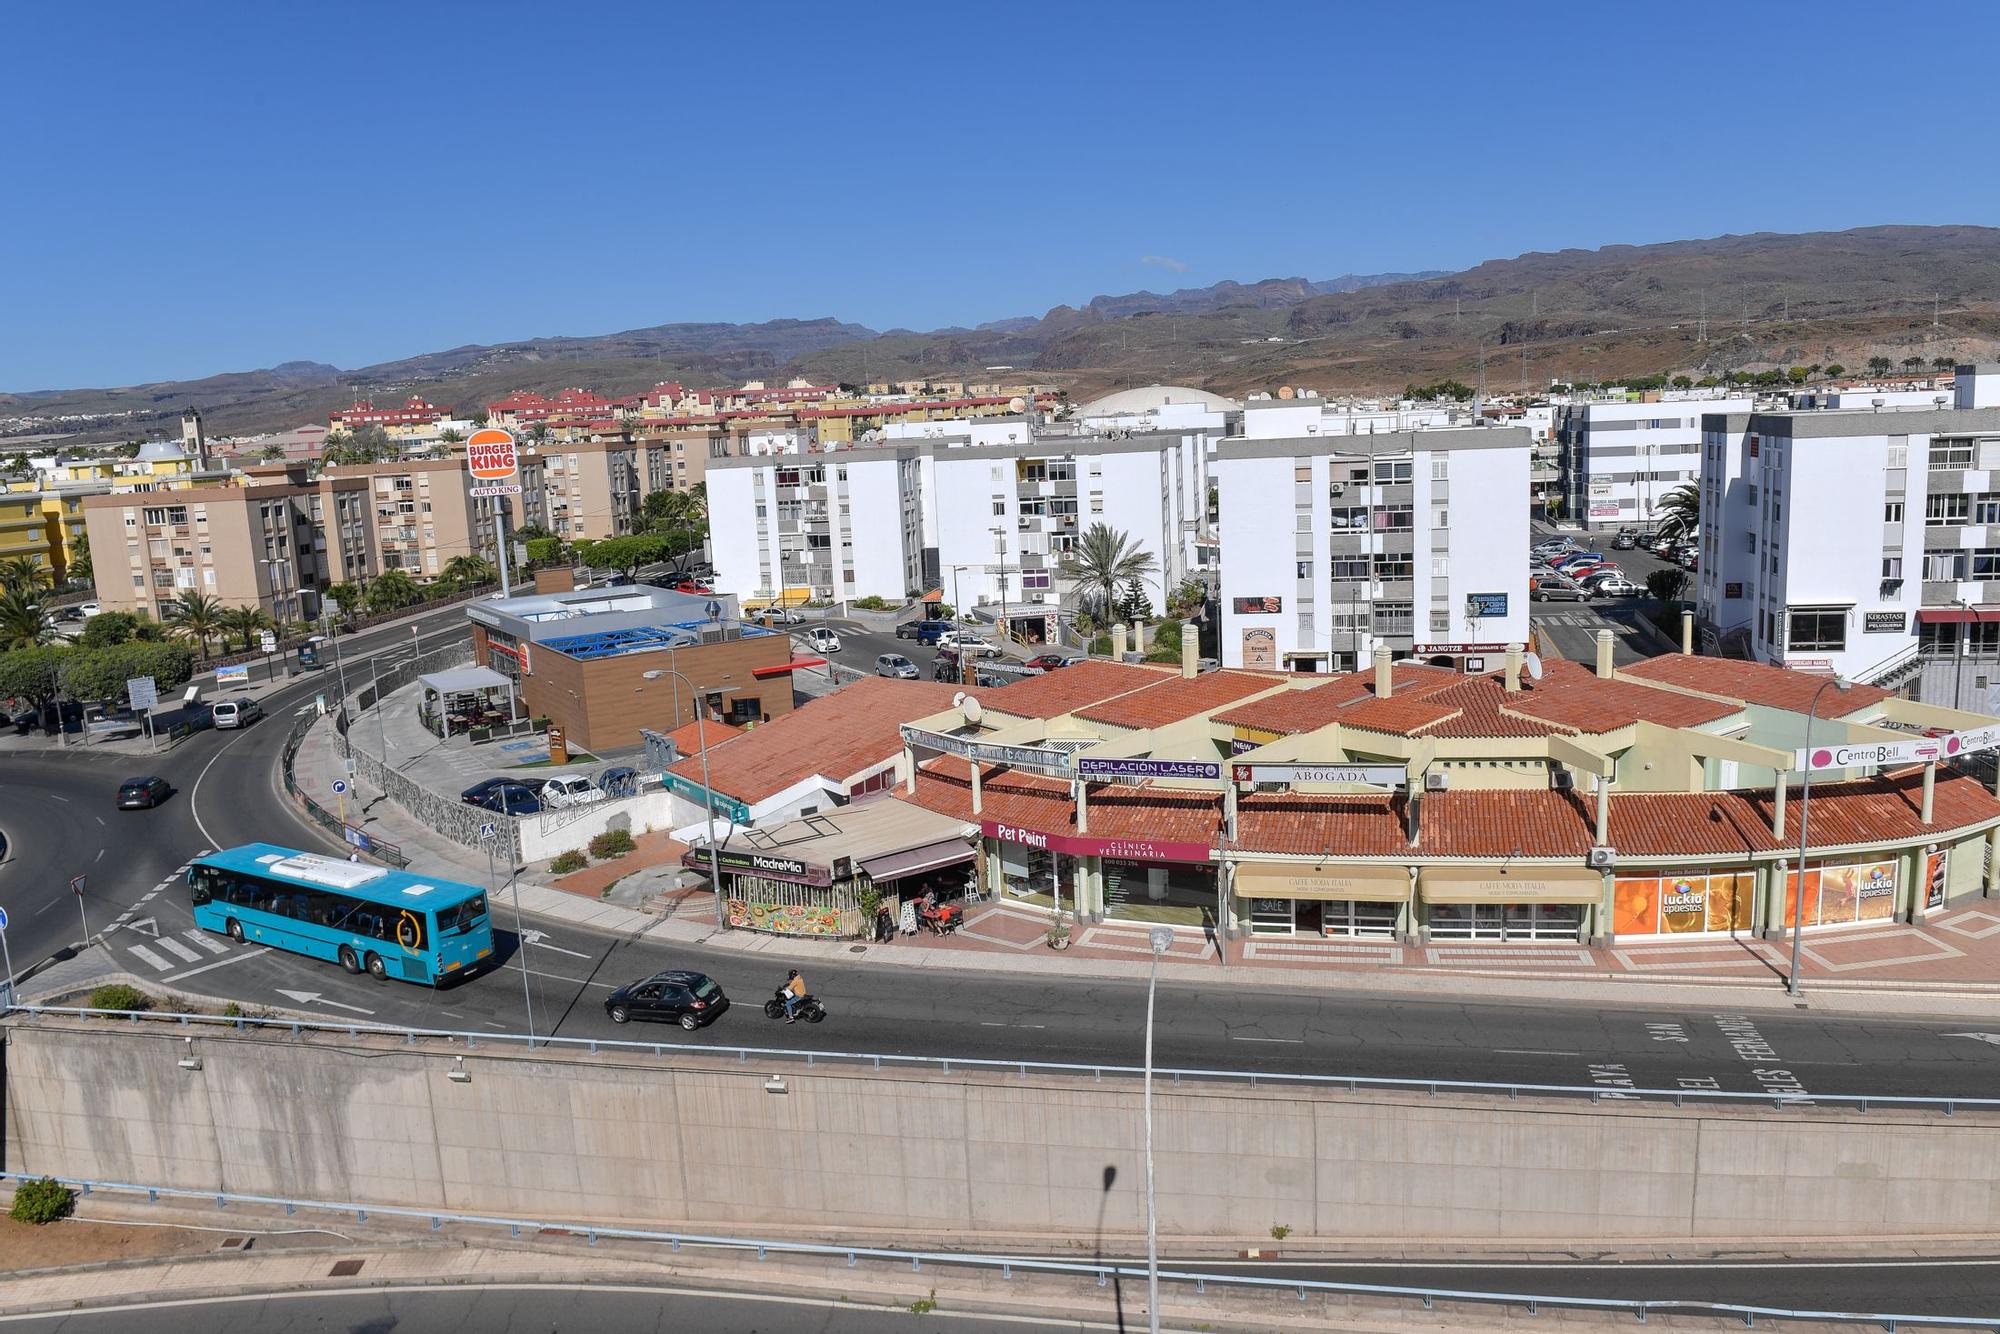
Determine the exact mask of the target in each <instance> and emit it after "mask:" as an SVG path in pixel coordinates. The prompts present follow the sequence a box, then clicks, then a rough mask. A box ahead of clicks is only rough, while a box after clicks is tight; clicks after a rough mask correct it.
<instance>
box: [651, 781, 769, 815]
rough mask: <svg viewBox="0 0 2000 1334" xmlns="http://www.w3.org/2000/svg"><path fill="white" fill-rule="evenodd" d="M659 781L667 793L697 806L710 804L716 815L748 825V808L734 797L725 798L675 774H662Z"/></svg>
mask: <svg viewBox="0 0 2000 1334" xmlns="http://www.w3.org/2000/svg"><path fill="white" fill-rule="evenodd" d="M660 781H661V782H662V783H664V784H665V785H666V788H667V791H669V792H672V793H673V794H674V795H675V796H679V797H686V798H687V799H688V800H689V801H691V802H693V803H694V804H695V805H697V806H700V805H702V804H704V803H708V804H711V805H713V806H714V807H715V813H716V814H717V815H720V816H723V817H725V818H726V819H729V820H732V821H734V822H735V823H737V824H749V823H750V808H749V807H748V806H746V805H744V804H743V803H742V802H740V801H738V800H736V799H735V798H734V797H725V796H723V795H722V794H721V793H720V792H710V791H709V790H708V789H707V788H705V787H703V786H702V785H701V784H700V783H697V782H695V781H694V780H693V779H691V778H683V777H681V775H679V774H677V773H671V772H668V773H663V774H661V775H660Z"/></svg>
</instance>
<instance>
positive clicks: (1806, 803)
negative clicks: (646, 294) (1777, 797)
mask: <svg viewBox="0 0 2000 1334" xmlns="http://www.w3.org/2000/svg"><path fill="white" fill-rule="evenodd" d="M1852 684H1853V682H1851V681H1849V680H1848V679H1847V678H1846V677H1844V676H1836V677H1834V678H1832V679H1831V680H1828V681H1822V682H1820V683H1819V689H1817V690H1815V691H1813V697H1812V707H1811V708H1809V709H1807V710H1806V777H1805V789H1804V791H1802V792H1801V793H1800V794H1799V882H1798V883H1799V892H1798V898H1797V901H1796V903H1795V904H1794V905H1793V908H1792V971H1791V973H1790V975H1789V976H1787V977H1786V978H1785V994H1786V995H1787V996H1790V997H1792V998H1793V999H1794V1000H1796V999H1798V995H1799V939H1800V936H1801V935H1802V934H1803V933H1804V931H1805V926H1806V822H1807V821H1808V820H1809V819H1811V817H1812V776H1813V754H1812V729H1813V722H1814V720H1816V719H1817V718H1818V717H1819V697H1820V696H1821V695H1824V694H1825V693H1826V691H1827V687H1828V686H1831V687H1833V688H1834V689H1835V690H1845V689H1847V688H1848V686H1850V685H1852Z"/></svg>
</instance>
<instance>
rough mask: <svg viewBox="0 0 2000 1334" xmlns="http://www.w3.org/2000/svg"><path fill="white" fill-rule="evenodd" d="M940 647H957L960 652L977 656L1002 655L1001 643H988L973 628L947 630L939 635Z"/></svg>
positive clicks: (995, 656) (991, 656)
mask: <svg viewBox="0 0 2000 1334" xmlns="http://www.w3.org/2000/svg"><path fill="white" fill-rule="evenodd" d="M938 647H939V648H951V649H957V650H958V651H959V652H961V653H969V654H971V655H972V656H973V657H975V658H997V657H999V656H1000V647H999V645H997V644H989V643H987V642H986V641H985V640H984V639H981V638H980V637H979V636H978V635H977V634H975V633H974V632H972V631H971V630H947V631H946V632H945V633H944V634H942V635H939V636H938Z"/></svg>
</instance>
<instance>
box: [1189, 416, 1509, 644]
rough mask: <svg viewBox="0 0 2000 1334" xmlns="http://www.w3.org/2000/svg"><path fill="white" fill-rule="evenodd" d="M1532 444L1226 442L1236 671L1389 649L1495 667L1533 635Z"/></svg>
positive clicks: (1226, 637) (1364, 439) (1332, 438)
mask: <svg viewBox="0 0 2000 1334" xmlns="http://www.w3.org/2000/svg"><path fill="white" fill-rule="evenodd" d="M1256 409H1257V404H1256V401H1254V400H1253V401H1252V402H1251V403H1250V404H1249V405H1248V406H1247V407H1246V408H1245V411H1244V418H1245V422H1246V425H1247V424H1248V423H1249V422H1250V421H1252V420H1253V419H1255V418H1257V417H1259V416H1260V415H1261V414H1260V413H1259V412H1258V411H1257V410H1256ZM1530 443H1531V441H1530V433H1529V432H1528V430H1527V429H1525V428H1523V427H1518V426H1510V427H1496V426H1463V427H1455V428H1453V427H1446V428H1438V429H1432V430H1406V431H1379V432H1376V433H1374V434H1369V433H1367V432H1365V431H1364V432H1361V433H1358V434H1345V433H1342V434H1314V435H1306V434H1300V435H1296V436H1292V437H1289V438H1271V437H1267V436H1258V437H1255V438H1247V439H1240V440H1229V441H1225V442H1224V443H1223V445H1222V447H1221V448H1220V450H1219V451H1218V453H1217V457H1216V460H1215V463H1214V465H1213V466H1214V472H1215V476H1216V479H1217V483H1218V486H1219V488H1220V491H1221V497H1220V499H1221V527H1222V533H1221V536H1222V549H1223V551H1224V553H1225V555H1224V558H1223V562H1222V635H1221V650H1222V664H1223V666H1225V667H1253V668H1273V669H1279V670H1294V671H1345V670H1353V669H1355V668H1356V667H1357V666H1361V665H1365V664H1366V663H1367V662H1368V660H1369V658H1370V655H1371V654H1372V653H1373V652H1374V649H1375V646H1376V645H1377V644H1386V645H1387V646H1388V647H1389V648H1390V649H1391V650H1392V651H1394V652H1395V653H1397V654H1399V655H1401V654H1411V655H1414V656H1418V657H1427V658H1448V659H1449V660H1451V661H1452V662H1454V663H1462V664H1464V665H1465V666H1466V667H1467V669H1468V670H1481V669H1483V668H1485V667H1487V666H1489V665H1491V661H1490V660H1491V659H1493V658H1494V657H1495V656H1496V655H1499V654H1501V653H1504V651H1505V649H1506V646H1507V645H1508V644H1510V643H1524V642H1526V640H1527V636H1528V579H1527V551H1528V508H1527V505H1526V504H1525V503H1524V502H1523V500H1522V497H1523V496H1524V495H1525V494H1526V493H1527V489H1528V467H1529V450H1530Z"/></svg>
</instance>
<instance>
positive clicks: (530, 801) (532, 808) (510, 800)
mask: <svg viewBox="0 0 2000 1334" xmlns="http://www.w3.org/2000/svg"><path fill="white" fill-rule="evenodd" d="M473 804H474V805H476V806H479V807H481V808H483V809H485V810H489V811H492V812H494V813H495V814H498V815H539V814H540V813H541V810H542V802H541V798H540V797H538V796H536V795H535V789H533V788H531V787H526V786H524V785H522V784H520V783H502V784H501V785H500V786H499V787H496V788H494V789H493V790H492V791H490V792H488V793H487V794H486V795H485V796H484V797H481V798H480V799H479V800H478V801H477V802H475V803H473Z"/></svg>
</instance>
